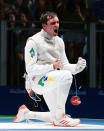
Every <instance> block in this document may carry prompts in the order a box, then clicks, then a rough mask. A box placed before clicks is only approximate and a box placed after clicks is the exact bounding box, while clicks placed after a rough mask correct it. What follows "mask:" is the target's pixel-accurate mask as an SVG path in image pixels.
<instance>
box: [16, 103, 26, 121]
mask: <svg viewBox="0 0 104 131" xmlns="http://www.w3.org/2000/svg"><path fill="white" fill-rule="evenodd" d="M25 108H26V106H25V105H22V106H21V107H20V108H19V109H18V113H20V114H21V110H23V109H25ZM18 113H17V115H16V117H15V118H14V120H13V123H15V122H16V120H17V119H18ZM20 116H21V115H20Z"/></svg>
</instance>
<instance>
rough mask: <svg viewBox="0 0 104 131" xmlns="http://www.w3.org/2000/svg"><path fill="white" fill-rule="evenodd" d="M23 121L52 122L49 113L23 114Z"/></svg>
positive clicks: (30, 112)
mask: <svg viewBox="0 0 104 131" xmlns="http://www.w3.org/2000/svg"><path fill="white" fill-rule="evenodd" d="M25 119H37V120H41V121H46V122H52V120H51V115H50V112H35V111H29V112H28V113H26V114H25Z"/></svg>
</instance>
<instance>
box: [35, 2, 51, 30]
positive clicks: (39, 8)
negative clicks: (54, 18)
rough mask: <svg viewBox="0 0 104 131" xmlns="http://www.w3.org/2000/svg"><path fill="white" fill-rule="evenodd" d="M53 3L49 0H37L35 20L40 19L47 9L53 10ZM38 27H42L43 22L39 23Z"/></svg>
mask: <svg viewBox="0 0 104 131" xmlns="http://www.w3.org/2000/svg"><path fill="white" fill-rule="evenodd" d="M52 10H53V5H52V3H51V1H48V0H36V10H35V15H34V20H36V21H40V15H41V14H42V13H43V12H45V11H52ZM36 27H39V28H41V24H39V25H38V24H37V25H36Z"/></svg>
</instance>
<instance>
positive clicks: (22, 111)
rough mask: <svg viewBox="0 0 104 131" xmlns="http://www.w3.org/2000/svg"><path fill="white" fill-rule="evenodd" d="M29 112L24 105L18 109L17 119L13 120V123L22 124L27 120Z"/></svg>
mask: <svg viewBox="0 0 104 131" xmlns="http://www.w3.org/2000/svg"><path fill="white" fill-rule="evenodd" d="M27 112H29V110H28V109H27V107H26V106H25V105H22V106H21V107H20V108H19V109H18V113H17V115H16V117H15V118H14V120H13V123H15V122H21V121H23V120H25V114H26V113H27Z"/></svg>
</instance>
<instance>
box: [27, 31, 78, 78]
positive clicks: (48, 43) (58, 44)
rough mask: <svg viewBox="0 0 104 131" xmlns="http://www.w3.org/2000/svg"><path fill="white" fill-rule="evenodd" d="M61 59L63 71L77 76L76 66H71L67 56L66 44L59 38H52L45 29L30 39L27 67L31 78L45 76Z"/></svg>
mask: <svg viewBox="0 0 104 131" xmlns="http://www.w3.org/2000/svg"><path fill="white" fill-rule="evenodd" d="M57 58H59V59H60V60H61V69H62V70H69V71H70V72H71V73H72V74H76V73H77V72H76V69H75V68H76V64H70V63H69V62H68V59H67V57H66V54H65V47H64V42H63V40H62V39H61V38H60V37H59V36H50V35H48V34H47V32H45V31H44V30H43V29H42V30H41V31H40V32H38V33H36V34H35V35H33V36H32V37H29V38H28V40H27V42H26V46H25V66H26V72H27V74H28V76H29V77H33V76H35V77H36V76H39V75H44V74H46V73H48V72H50V71H52V70H54V69H53V62H55V61H56V59H57Z"/></svg>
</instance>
